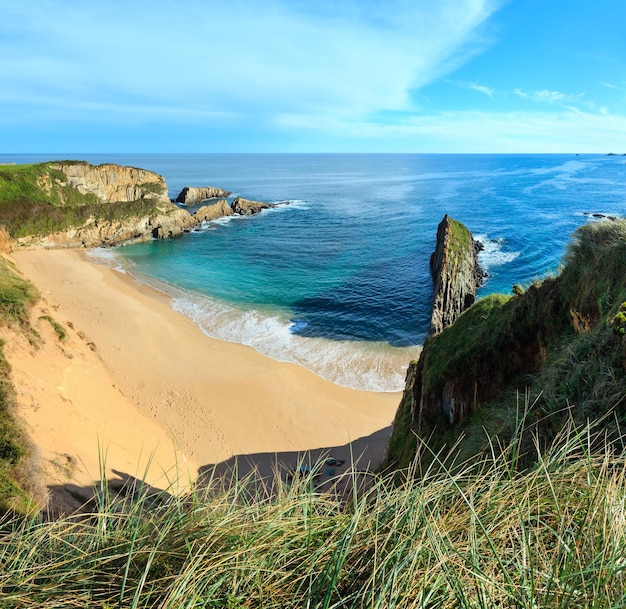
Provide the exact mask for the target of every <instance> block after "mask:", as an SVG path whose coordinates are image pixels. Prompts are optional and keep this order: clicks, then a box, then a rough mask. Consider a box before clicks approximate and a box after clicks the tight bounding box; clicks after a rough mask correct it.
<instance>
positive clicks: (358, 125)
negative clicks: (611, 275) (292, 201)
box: [0, 0, 626, 153]
mask: <svg viewBox="0 0 626 609" xmlns="http://www.w3.org/2000/svg"><path fill="white" fill-rule="evenodd" d="M0 9H1V13H0V14H2V21H1V22H0V83H2V84H1V86H0V152H3V153H19V152H598V153H606V152H616V153H622V152H626V35H625V34H624V32H625V29H624V28H625V25H624V24H626V0H596V1H592V0H436V1H435V0H387V1H379V0H360V1H357V0H224V1H223V0H205V1H200V0H177V1H176V2H174V1H165V0H127V1H122V0H108V2H106V3H102V2H79V1H76V0H71V1H70V0H15V1H14V0H0Z"/></svg>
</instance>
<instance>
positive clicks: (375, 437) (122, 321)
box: [9, 250, 408, 486]
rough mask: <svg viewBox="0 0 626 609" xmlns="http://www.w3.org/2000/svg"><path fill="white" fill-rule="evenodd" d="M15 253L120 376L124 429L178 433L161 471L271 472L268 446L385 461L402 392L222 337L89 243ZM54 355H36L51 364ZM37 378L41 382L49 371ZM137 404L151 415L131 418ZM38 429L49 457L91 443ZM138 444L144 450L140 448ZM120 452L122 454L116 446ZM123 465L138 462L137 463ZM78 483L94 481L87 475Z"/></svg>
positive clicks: (154, 435) (81, 402) (291, 455)
mask: <svg viewBox="0 0 626 609" xmlns="http://www.w3.org/2000/svg"><path fill="white" fill-rule="evenodd" d="M12 258H13V259H14V260H15V262H16V264H17V266H18V268H19V269H20V270H21V271H22V273H23V274H24V275H25V276H26V278H27V279H29V280H30V281H31V282H32V283H33V284H34V285H35V286H37V288H38V289H39V290H40V292H41V294H42V296H43V298H44V299H45V300H46V302H47V304H48V307H49V308H51V309H52V311H51V314H52V316H53V317H55V319H57V318H58V321H60V322H61V323H65V325H67V323H68V322H69V323H70V324H71V327H72V328H75V330H76V331H77V332H78V333H79V334H81V335H82V336H84V341H83V343H84V345H87V344H89V343H91V344H93V345H95V352H91V351H90V349H88V348H87V350H88V351H90V352H91V353H92V357H93V358H94V361H95V360H97V361H98V362H100V364H101V366H102V368H103V370H104V372H103V374H105V377H106V375H109V378H110V384H111V391H113V392H117V393H118V394H119V396H118V398H119V400H120V405H119V408H118V410H117V414H116V417H117V420H116V425H117V428H118V429H119V430H120V431H119V432H115V433H121V431H122V430H126V431H129V428H130V429H131V430H135V431H137V430H138V428H142V429H143V430H144V431H145V434H144V435H145V439H144V440H143V442H144V444H143V447H144V452H145V451H146V450H147V449H148V448H147V447H148V446H149V445H150V443H151V442H152V443H154V442H155V441H156V444H159V442H161V443H163V438H166V437H168V436H169V437H170V438H172V439H173V440H171V442H173V444H171V451H170V456H169V462H168V463H163V462H162V461H168V457H167V455H165V454H159V456H158V460H159V461H161V462H160V463H155V465H158V467H159V468H160V469H163V470H167V469H169V468H171V467H175V466H176V465H177V464H178V465H180V463H181V459H182V462H186V463H187V464H188V466H189V476H190V477H191V478H195V477H196V475H197V474H198V472H199V471H205V470H206V469H207V468H208V467H211V466H212V465H213V464H219V463H225V462H228V461H229V460H231V461H232V459H233V457H236V456H246V459H247V460H248V461H249V462H251V463H253V464H254V465H256V466H257V467H258V468H259V470H260V472H261V473H266V474H270V473H271V472H269V471H267V469H268V468H269V467H270V465H269V462H270V461H272V459H268V455H278V457H277V458H280V456H281V455H285V458H286V459H288V460H291V461H293V459H296V460H297V455H299V454H302V453H304V452H308V451H317V453H318V454H321V453H320V451H322V450H323V449H327V450H331V449H332V451H333V456H336V457H337V458H341V459H346V461H348V460H349V459H350V450H352V451H353V453H354V456H358V455H361V458H360V460H359V466H360V467H369V466H372V467H374V466H376V465H377V464H378V463H380V461H381V460H382V458H383V453H384V450H385V447H386V442H387V439H388V437H389V433H390V426H391V423H392V421H393V417H394V415H395V412H396V409H397V407H398V404H399V402H400V396H401V393H400V392H384V393H383V392H380V393H376V392H369V391H362V390H357V389H350V388H346V387H342V386H339V385H335V384H333V383H331V382H330V381H327V380H325V379H323V378H322V377H320V376H318V375H316V374H315V373H313V372H311V371H309V370H307V369H306V368H305V367H303V366H301V365H299V364H294V363H288V362H278V361H276V360H273V359H270V358H269V357H267V356H265V355H262V354H260V353H259V352H258V351H256V350H254V349H253V348H252V347H247V346H245V345H241V344H237V343H231V342H227V341H224V340H220V339H216V338H211V337H209V336H207V335H206V334H205V333H204V332H203V331H202V330H201V329H200V328H199V327H198V326H197V325H196V323H195V322H194V321H192V320H191V319H189V318H187V317H185V316H184V315H183V314H182V313H178V312H177V311H175V310H174V309H173V308H172V307H171V298H170V297H169V296H168V295H166V294H163V293H162V292H160V291H158V290H156V289H155V288H152V287H150V286H148V285H145V284H143V283H141V282H140V281H138V280H136V279H134V278H133V277H132V276H131V275H130V274H128V273H121V272H119V271H117V270H114V269H112V268H109V267H107V266H104V265H102V264H98V263H97V262H95V261H93V260H90V259H89V257H88V256H87V255H86V254H85V253H84V252H82V251H80V252H79V251H75V250H29V251H19V252H15V253H14V254H13V255H12ZM50 340H52V341H54V337H52V338H51V339H50ZM48 342H50V341H48ZM78 342H80V341H78ZM79 346H80V345H79ZM69 348H70V347H69V346H68V347H67V348H66V350H67V349H69ZM76 348H77V349H78V347H76ZM81 353H82V352H81ZM9 357H10V358H11V364H12V366H13V368H14V370H15V371H16V374H17V375H22V377H26V376H28V372H27V371H26V370H25V369H24V371H23V372H22V371H20V366H21V367H22V368H24V364H23V363H20V361H19V358H17V360H16V358H15V357H14V356H11V355H9ZM29 357H30V356H29ZM54 357H55V356H51V355H49V354H45V353H41V354H38V355H36V356H35V358H36V359H37V358H39V359H41V360H42V362H46V361H48V363H49V364H52V363H53V362H52V361H49V360H50V358H53V359H54ZM82 357H90V356H89V354H82ZM57 359H58V357H57ZM76 359H77V358H76V357H74V360H76ZM24 361H26V362H27V361H28V358H26V359H24ZM43 365H44V367H45V365H46V364H45V363H44V364H43ZM94 365H95V364H94ZM407 365H408V362H407ZM30 374H31V375H32V374H33V373H32V372H31V373H30ZM83 380H84V379H83ZM31 382H32V383H33V384H35V385H36V384H37V379H36V378H35V379H31ZM77 383H78V384H79V385H80V383H79V382H78V381H77ZM59 387H61V386H58V387H57V391H60V389H59ZM91 393H92V392H91V389H90V386H89V382H87V384H85V385H84V386H83V387H82V388H78V389H77V390H76V392H75V396H74V398H73V399H72V400H70V401H71V403H72V405H73V407H75V408H77V409H78V410H79V411H80V413H81V415H80V416H81V417H83V418H84V420H86V421H89V419H91V417H92V416H96V415H98V407H94V406H92V405H90V402H91V401H92V398H93V396H92V395H91ZM61 397H63V396H61ZM122 398H123V399H122ZM109 400H112V397H109ZM124 400H125V401H124ZM45 401H47V400H45V399H43V396H42V399H41V400H39V402H40V403H41V405H40V407H39V410H38V414H37V416H35V417H32V416H31V421H32V420H37V419H38V418H39V419H42V418H44V412H42V411H44V410H45V406H44V402H45ZM61 403H62V404H63V400H61ZM55 408H56V409H57V412H56V414H55V413H54V412H53V413H52V416H53V418H57V419H59V420H60V418H61V413H60V412H59V410H58V408H59V407H58V405H57V406H56V407H55ZM99 408H100V409H102V408H103V406H102V404H101V405H100V406H99ZM125 411H128V412H131V411H132V412H133V413H134V415H137V416H138V417H139V419H137V418H134V419H133V420H132V421H131V420H130V419H129V420H128V421H126V420H125V419H126V416H125ZM75 418H76V415H74V419H75ZM138 421H141V422H139V423H138ZM29 424H30V425H31V427H32V423H29ZM31 432H32V430H31ZM33 435H34V437H33V439H34V442H35V444H36V445H37V446H38V447H39V448H40V451H41V452H42V455H43V456H44V458H45V455H46V454H50V453H51V452H55V451H56V452H57V453H59V454H64V453H67V454H70V455H73V452H72V450H73V448H75V449H76V450H77V451H80V450H82V451H85V450H88V449H87V448H86V447H84V446H82V447H70V446H66V447H63V446H55V447H50V446H49V444H51V443H52V439H51V438H50V437H49V434H47V433H46V431H45V429H41V430H40V431H36V432H35V433H34V434H33ZM56 441H57V442H59V441H61V442H62V441H63V438H60V439H57V440H56ZM66 441H67V442H68V444H71V440H70V439H66ZM174 447H176V448H174ZM126 448H127V449H128V451H129V452H130V453H132V452H133V450H134V452H135V453H137V452H139V453H140V452H141V451H137V448H138V447H132V446H127V447H126ZM95 450H97V447H96V446H94V451H95ZM176 451H178V452H179V453H180V454H175V453H176ZM163 452H167V451H163ZM339 452H341V454H339ZM78 457H79V458H80V459H84V458H86V456H85V457H83V456H82V455H78ZM109 458H111V459H117V457H115V456H113V454H112V453H110V454H109ZM155 459H156V457H155ZM88 460H89V459H88ZM91 460H92V462H93V454H92V457H91ZM275 461H276V459H275V458H274V462H275ZM292 465H295V463H292ZM122 467H123V468H126V469H127V468H128V461H127V462H126V463H124V464H122ZM107 468H108V469H110V470H116V471H118V472H119V471H120V467H119V466H116V464H115V463H113V462H111V463H110V464H109V462H108V461H107ZM263 470H266V471H263ZM122 471H123V470H122ZM125 473H127V474H130V473H131V472H128V471H126V472H125ZM78 482H80V483H85V476H83V478H82V480H79V481H78ZM157 486H158V484H157Z"/></svg>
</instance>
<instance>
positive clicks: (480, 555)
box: [0, 425, 626, 609]
mask: <svg viewBox="0 0 626 609" xmlns="http://www.w3.org/2000/svg"><path fill="white" fill-rule="evenodd" d="M600 429H601V427H600V426H593V425H590V426H586V427H585V428H577V427H575V426H574V425H570V426H567V427H565V428H564V429H563V430H562V432H561V433H560V434H559V437H558V438H557V440H556V441H555V443H554V444H553V445H552V446H551V447H550V449H549V450H548V451H546V452H543V451H541V452H539V451H538V452H537V454H536V456H535V462H536V465H535V466H534V467H533V468H531V469H529V470H519V469H518V467H517V464H518V457H519V453H518V451H517V447H518V446H519V445H520V442H519V441H516V442H513V443H511V445H510V446H509V447H507V448H505V449H504V450H502V451H500V452H499V453H498V454H497V455H496V454H495V453H494V455H493V456H491V457H486V458H484V459H483V460H482V461H481V462H480V463H479V464H475V463H474V464H472V465H471V466H468V467H464V466H463V465H461V466H459V467H457V468H455V469H454V470H451V469H449V468H447V467H446V465H445V463H444V462H445V461H446V460H447V459H443V460H439V459H438V458H434V459H433V460H432V464H431V466H430V468H429V469H428V471H426V472H423V474H424V475H423V476H422V477H421V478H419V479H418V478H416V476H415V475H414V473H413V472H411V471H409V470H405V471H404V472H403V475H404V481H403V482H402V483H401V484H396V483H394V482H393V481H392V480H391V479H390V478H388V477H377V478H375V480H374V482H373V483H372V484H371V485H370V486H367V487H360V488H357V490H355V491H354V492H353V493H351V494H350V500H349V501H344V500H343V499H342V498H341V497H339V496H333V495H332V494H320V493H318V492H316V491H315V490H314V488H313V487H312V486H311V485H310V484H308V483H307V482H306V481H302V482H301V481H299V480H296V481H294V482H293V484H292V485H286V484H285V483H281V482H278V483H277V486H276V492H275V493H274V494H273V495H269V496H268V494H267V493H266V492H265V491H263V490H259V489H261V488H262V486H263V485H262V483H260V482H259V481H258V480H257V479H255V478H254V476H251V477H249V478H247V479H245V480H242V481H240V482H237V483H235V484H234V485H233V486H230V487H227V488H223V487H220V486H219V485H218V484H217V481H214V484H213V486H209V487H206V488H203V489H197V490H196V491H195V492H193V493H191V494H189V495H185V496H178V497H174V496H170V495H167V494H156V495H155V494H154V492H153V491H151V490H150V489H149V487H147V486H146V487H141V486H140V487H139V488H138V489H136V493H137V494H136V495H135V498H134V500H132V501H129V500H128V499H125V498H121V497H118V498H115V497H112V496H110V494H109V493H108V491H106V490H105V488H106V484H105V481H103V483H102V484H101V485H100V488H101V489H102V491H101V496H100V499H99V500H97V501H96V503H95V505H96V506H97V509H96V510H95V511H93V512H92V513H90V514H86V515H85V514H82V515H74V516H69V517H65V518H62V519H61V520H58V521H52V522H40V521H37V520H35V519H30V520H28V519H27V520H22V521H20V522H19V523H18V522H11V521H6V522H5V523H4V526H3V536H2V543H1V544H0V562H1V563H2V565H3V568H2V571H1V572H0V587H1V588H2V604H3V607H7V608H13V607H23V606H39V607H53V606H56V607H60V606H83V607H91V606H93V607H164V608H166V607H167V608H173V607H176V608H191V607H216V608H217V607H231V608H241V607H246V608H257V607H258V608H261V607H262V608H264V609H271V608H281V609H285V608H287V609H288V608H292V607H293V608H296V607H298V608H300V607H326V608H328V609H330V608H331V607H346V608H357V607H358V608H362V607H380V608H383V607H384V608H389V609H393V608H400V607H401V608H403V609H405V608H413V607H414V608H417V607H438V608H442V609H444V608H447V607H450V608H452V607H455V608H456V607H468V608H474V607H475V608H477V609H478V608H482V607H516V608H520V609H524V608H528V609H531V608H532V609H534V608H536V607H545V608H552V607H554V608H565V607H567V608H571V609H574V608H583V607H617V606H620V604H621V603H622V601H623V598H624V595H625V594H626V502H625V501H624V497H625V496H626V477H625V474H624V471H625V469H624V463H625V457H626V455H625V454H624V453H623V452H618V451H615V448H614V445H613V444H606V445H602V443H601V440H602V434H601V433H600ZM590 447H595V448H593V449H591V448H590ZM353 475H355V474H353Z"/></svg>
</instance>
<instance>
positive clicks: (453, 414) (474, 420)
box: [383, 219, 626, 469]
mask: <svg viewBox="0 0 626 609" xmlns="http://www.w3.org/2000/svg"><path fill="white" fill-rule="evenodd" d="M624 268H626V221H623V220H614V221H611V220H606V219H602V220H598V221H594V222H590V223H588V224H586V225H583V226H581V227H580V228H579V229H578V230H577V231H576V232H575V233H574V235H573V238H572V240H571V242H570V245H569V246H568V249H567V252H566V255H565V259H564V265H563V267H562V270H561V271H560V273H559V274H558V275H556V276H548V277H546V278H545V279H543V280H541V281H539V280H536V281H534V282H533V283H532V284H530V285H529V286H527V287H522V286H515V288H514V289H513V290H512V292H513V293H512V294H490V295H488V296H485V297H484V298H481V299H479V300H476V301H475V302H474V303H473V304H472V305H471V306H469V308H467V309H466V310H465V311H464V312H463V313H462V314H461V315H459V316H458V317H457V319H456V320H455V321H454V323H452V324H451V325H449V326H447V327H446V328H445V329H443V330H442V331H441V332H439V333H436V334H431V335H430V336H429V337H428V338H427V339H426V341H425V343H424V347H423V350H422V353H421V354H420V358H419V360H416V361H413V362H411V364H410V365H409V368H408V370H407V376H406V384H405V389H404V393H403V397H402V400H401V403H400V406H399V408H398V411H397V413H396V417H395V419H394V425H393V432H392V434H391V438H390V442H389V445H388V450H387V454H386V458H385V462H384V464H383V467H384V468H386V469H397V468H403V467H406V466H408V465H410V464H411V463H414V464H415V465H416V466H418V467H422V466H423V467H428V465H429V464H430V463H432V462H433V461H434V460H439V459H440V458H444V459H448V458H449V459H450V460H451V461H455V462H456V463H464V462H466V461H467V460H473V459H476V458H479V457H480V456H481V455H482V456H487V455H490V454H491V453H490V451H493V450H494V449H496V450H500V449H502V448H503V447H506V446H508V443H509V442H512V441H513V438H515V437H518V438H519V437H520V434H523V437H524V441H525V442H526V443H527V444H526V445H524V447H523V451H526V453H527V454H528V455H531V454H533V453H534V454H535V455H536V450H537V448H540V449H543V448H545V447H549V446H550V444H551V442H553V441H555V440H556V438H557V435H558V433H559V430H561V429H563V427H564V426H566V425H583V426H584V425H585V424H587V423H588V421H589V420H590V419H591V418H593V419H599V417H604V418H603V422H602V430H603V433H606V434H607V437H609V436H613V435H614V436H615V437H620V434H622V433H623V432H621V431H620V429H623V428H624V424H626V420H625V419H626V414H625V413H624V410H623V408H621V406H620V407H619V410H615V409H616V408H617V405H619V404H620V403H621V401H622V399H623V396H624V395H625V392H626V339H625V338H624V336H625V335H626V323H624V319H625V318H626V316H625V315H624V311H626V288H625V287H624ZM564 405H567V407H566V408H565V407H564ZM609 413H610V416H609ZM614 414H615V416H614ZM522 430H523V431H522ZM526 430H527V433H526ZM533 442H538V443H537V444H536V445H533V444H532V443H533ZM451 450H453V454H452V453H450V454H449V451H451ZM520 450H521V449H520ZM520 454H522V453H520ZM436 455H437V456H436ZM528 458H529V459H530V458H531V457H530V456H529V457H528Z"/></svg>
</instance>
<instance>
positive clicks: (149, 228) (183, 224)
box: [17, 201, 198, 248]
mask: <svg viewBox="0 0 626 609" xmlns="http://www.w3.org/2000/svg"><path fill="white" fill-rule="evenodd" d="M168 205H171V207H167V206H165V205H163V206H162V207H156V206H155V207H154V208H153V209H150V210H138V211H137V214H136V215H125V216H124V217H121V218H106V217H104V218H103V217H97V216H90V217H89V218H87V219H86V220H85V221H84V223H82V224H81V225H80V226H78V227H72V228H67V229H65V230H61V231H56V232H51V233H49V234H46V235H29V236H27V237H20V238H19V239H18V240H17V244H18V246H19V247H21V248H31V247H43V248H76V247H87V248H90V247H112V246H115V245H126V244H129V243H141V242H144V241H151V240H152V239H170V238H172V237H177V236H179V235H181V234H182V233H183V232H185V231H186V230H188V229H190V228H192V227H193V226H196V225H197V224H198V221H197V220H196V219H195V218H194V216H192V215H191V214H189V213H188V212H187V211H185V210H184V209H179V208H177V207H176V206H175V205H172V204H171V203H170V202H169V201H168Z"/></svg>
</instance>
